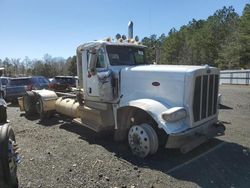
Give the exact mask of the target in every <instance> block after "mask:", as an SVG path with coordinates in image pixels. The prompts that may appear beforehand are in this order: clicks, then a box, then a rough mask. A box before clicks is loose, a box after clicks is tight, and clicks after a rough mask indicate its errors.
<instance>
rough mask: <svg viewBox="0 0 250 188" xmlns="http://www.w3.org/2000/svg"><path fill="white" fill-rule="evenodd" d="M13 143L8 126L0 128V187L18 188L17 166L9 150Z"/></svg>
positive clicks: (12, 132) (10, 129) (13, 136)
mask: <svg viewBox="0 0 250 188" xmlns="http://www.w3.org/2000/svg"><path fill="white" fill-rule="evenodd" d="M15 142H16V139H15V134H14V131H13V130H12V128H11V127H10V126H9V125H8V124H4V125H3V126H0V187H10V188H17V187H18V179H17V172H16V171H17V164H16V161H15V160H14V158H13V156H12V154H13V153H11V152H10V148H9V144H10V143H15Z"/></svg>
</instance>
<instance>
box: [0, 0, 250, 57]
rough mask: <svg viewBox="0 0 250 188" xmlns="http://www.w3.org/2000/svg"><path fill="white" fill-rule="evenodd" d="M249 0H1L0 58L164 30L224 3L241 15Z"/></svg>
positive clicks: (64, 53) (55, 52)
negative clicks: (129, 33)
mask: <svg viewBox="0 0 250 188" xmlns="http://www.w3.org/2000/svg"><path fill="white" fill-rule="evenodd" d="M246 3H250V0H119V1H118V0H0V59H4V58H5V57H9V58H21V59H23V58H24V57H25V56H28V57H29V58H31V59H34V58H36V59H41V58H43V56H44V54H50V55H52V56H53V57H63V58H68V57H69V56H73V55H75V51H76V48H77V46H79V45H80V44H83V43H85V42H88V41H92V40H97V39H103V38H106V37H110V36H111V37H115V35H116V34H117V33H120V34H125V35H127V26H128V22H129V21H130V20H132V21H133V22H134V35H138V36H139V38H140V39H142V38H143V37H145V36H150V35H151V34H157V35H158V36H160V35H161V34H162V33H165V34H167V33H168V32H169V30H170V29H171V28H173V27H174V28H176V29H179V28H180V27H181V26H182V25H184V24H187V23H188V22H189V21H191V20H192V19H193V18H194V19H196V20H199V19H206V18H207V17H208V16H210V15H212V14H213V13H214V12H215V11H216V10H218V9H221V8H222V7H223V6H227V7H228V6H231V5H232V6H233V7H234V9H235V11H236V12H237V13H238V14H239V15H241V14H242V11H243V8H244V6H245V5H246Z"/></svg>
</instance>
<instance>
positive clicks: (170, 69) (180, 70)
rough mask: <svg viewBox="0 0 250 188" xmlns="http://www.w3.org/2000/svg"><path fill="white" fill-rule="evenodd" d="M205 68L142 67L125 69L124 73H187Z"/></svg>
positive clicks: (183, 66) (184, 66)
mask: <svg viewBox="0 0 250 188" xmlns="http://www.w3.org/2000/svg"><path fill="white" fill-rule="evenodd" d="M201 68H204V66H189V65H141V66H133V67H126V68H123V71H132V72H157V73H160V72H161V73H171V72H175V73H186V72H192V71H196V70H198V69H201Z"/></svg>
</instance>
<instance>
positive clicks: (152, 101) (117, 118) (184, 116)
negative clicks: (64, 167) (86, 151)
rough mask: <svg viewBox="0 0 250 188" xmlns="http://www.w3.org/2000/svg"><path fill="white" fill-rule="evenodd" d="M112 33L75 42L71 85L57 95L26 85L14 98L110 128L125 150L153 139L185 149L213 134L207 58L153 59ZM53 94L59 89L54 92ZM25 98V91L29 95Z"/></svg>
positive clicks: (213, 86) (214, 108)
mask: <svg viewBox="0 0 250 188" xmlns="http://www.w3.org/2000/svg"><path fill="white" fill-rule="evenodd" d="M129 33H130V34H129V37H128V39H125V37H123V38H122V37H120V35H117V40H112V39H110V38H108V39H105V40H99V41H92V42H89V43H85V44H83V45H80V46H79V47H78V48H77V73H78V77H79V85H78V87H79V92H78V93H77V94H76V96H74V95H69V94H65V95H64V96H62V97H59V95H58V94H57V93H55V92H53V91H49V90H33V91H32V93H29V94H27V95H26V96H24V97H23V98H20V99H19V102H20V104H21V105H20V106H21V108H23V109H24V110H25V111H26V112H27V113H29V112H31V111H33V110H32V109H33V108H35V106H34V105H33V106H32V104H35V103H34V100H35V101H36V108H37V110H38V112H39V113H40V115H41V117H42V118H44V117H49V116H50V115H51V114H52V113H53V112H54V111H56V112H57V113H61V114H64V115H68V116H70V117H72V119H73V121H74V122H75V123H78V124H81V125H83V126H86V127H88V128H90V129H92V130H94V131H96V132H101V131H107V130H110V131H114V139H115V140H116V141H126V140H127V141H128V144H129V146H130V148H131V151H132V153H133V154H135V155H137V156H139V157H146V156H147V155H152V154H154V153H156V152H157V150H158V148H159V147H160V146H163V147H166V148H179V149H180V150H181V151H182V152H183V153H186V152H188V151H190V150H192V149H194V148H195V147H197V146H199V145H200V144H201V143H204V142H205V141H207V140H208V139H210V138H213V137H215V136H217V135H221V134H223V133H224V131H225V127H224V125H222V124H221V123H220V122H219V121H218V113H219V110H218V106H219V105H218V101H219V99H218V90H219V70H218V69H217V68H214V67H210V66H208V65H205V66H183V65H153V64H149V63H148V62H147V60H146V56H145V48H146V46H144V45H142V44H140V43H139V42H137V41H135V40H134V39H133V36H131V31H129ZM60 95H61V94H60ZM32 97H33V98H32Z"/></svg>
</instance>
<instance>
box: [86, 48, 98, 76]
mask: <svg viewBox="0 0 250 188" xmlns="http://www.w3.org/2000/svg"><path fill="white" fill-rule="evenodd" d="M96 63H97V54H96V49H92V50H91V52H90V56H89V67H88V72H89V73H90V74H91V75H96Z"/></svg>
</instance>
